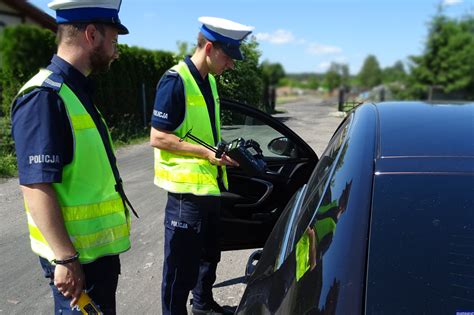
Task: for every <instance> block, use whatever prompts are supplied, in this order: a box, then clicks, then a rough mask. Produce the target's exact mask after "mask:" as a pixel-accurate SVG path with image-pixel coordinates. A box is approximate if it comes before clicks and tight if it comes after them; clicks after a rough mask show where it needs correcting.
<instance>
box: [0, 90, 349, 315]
mask: <svg viewBox="0 0 474 315" xmlns="http://www.w3.org/2000/svg"><path fill="white" fill-rule="evenodd" d="M277 110H278V111H279V112H280V113H279V114H277V115H275V116H276V117H277V118H278V119H280V120H282V121H283V122H284V123H285V124H286V125H288V126H289V127H290V128H291V129H293V130H294V131H295V132H296V133H297V134H299V135H300V136H301V137H302V138H303V139H304V140H305V141H307V142H308V143H309V144H310V145H311V147H312V148H313V149H314V150H315V152H316V153H317V154H318V156H319V155H320V154H321V153H322V152H323V150H324V148H325V146H326V144H327V142H328V140H329V139H330V137H331V135H332V133H333V132H334V130H335V129H336V128H337V126H338V124H339V123H340V121H341V119H342V118H341V115H339V113H337V112H336V108H335V106H331V105H329V103H327V102H322V101H321V100H319V99H315V98H309V97H308V98H305V99H301V100H300V101H298V102H294V103H289V104H286V105H283V106H278V107H277ZM117 157H118V164H119V169H120V171H121V174H122V178H123V179H124V182H125V190H126V192H127V195H128V197H129V199H130V200H131V202H132V204H133V205H134V207H135V208H136V209H137V210H138V212H139V214H140V219H138V220H137V219H132V249H131V250H130V251H128V252H127V253H124V254H123V255H122V256H121V257H122V258H121V260H122V275H121V278H120V282H119V287H118V292H117V304H118V313H119V314H159V313H160V312H161V311H160V310H161V303H160V284H161V266H162V262H163V209H164V206H165V202H166V194H165V193H164V192H163V191H162V190H160V189H158V188H157V187H156V186H154V185H153V183H152V182H153V151H152V149H151V148H150V147H149V146H148V144H147V143H145V144H139V145H133V146H129V147H126V148H122V149H120V150H119V151H118V152H117ZM0 200H1V203H0V213H1V216H2V219H1V220H0V266H1V271H0V313H2V314H51V313H52V309H53V303H52V298H51V293H50V289H49V286H48V282H47V281H46V279H44V278H43V274H42V272H41V268H40V266H39V263H38V258H37V257H36V256H35V255H34V254H33V253H32V252H31V250H30V247H29V240H28V231H27V225H26V216H25V213H24V211H23V205H22V197H21V194H20V190H19V188H18V180H17V179H16V178H15V179H10V180H6V181H5V180H4V181H3V182H0ZM251 252H252V250H244V251H231V252H224V253H223V254H222V260H221V263H220V264H219V267H218V270H217V281H216V285H215V289H214V297H215V299H216V301H218V302H219V303H220V304H222V305H228V306H230V307H232V308H235V307H236V306H237V305H238V303H239V300H240V297H241V296H242V293H243V291H244V289H245V285H244V283H243V274H244V270H245V264H246V262H247V258H248V256H249V255H250V253H251Z"/></svg>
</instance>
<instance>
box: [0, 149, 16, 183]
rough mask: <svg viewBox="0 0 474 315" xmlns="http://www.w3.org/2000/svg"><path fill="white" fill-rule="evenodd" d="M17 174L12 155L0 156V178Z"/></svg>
mask: <svg viewBox="0 0 474 315" xmlns="http://www.w3.org/2000/svg"><path fill="white" fill-rule="evenodd" d="M17 173H18V170H17V167H16V158H15V156H14V155H13V154H7V155H4V156H0V177H12V176H16V175H17Z"/></svg>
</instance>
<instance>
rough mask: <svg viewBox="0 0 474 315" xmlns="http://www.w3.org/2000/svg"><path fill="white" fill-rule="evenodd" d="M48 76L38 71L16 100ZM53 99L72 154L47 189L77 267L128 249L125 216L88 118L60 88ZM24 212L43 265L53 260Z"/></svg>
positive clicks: (71, 95) (74, 98) (71, 94)
mask: <svg viewBox="0 0 474 315" xmlns="http://www.w3.org/2000/svg"><path fill="white" fill-rule="evenodd" d="M50 74H51V72H50V71H48V70H41V71H40V72H39V73H38V74H37V75H36V76H35V77H33V78H32V79H31V80H30V81H28V83H27V84H25V86H23V88H22V89H21V90H20V94H22V93H25V92H27V91H30V90H32V89H34V88H36V87H39V86H41V85H42V84H43V82H45V81H46V80H49V81H51V80H50V79H49V78H48V77H49V76H50ZM53 83H54V82H53ZM48 84H51V83H50V82H48ZM58 94H59V96H60V97H61V99H62V100H63V102H64V105H65V108H66V112H67V115H68V118H69V121H70V123H71V128H72V133H73V137H74V154H73V160H72V162H71V163H70V164H68V165H66V166H64V168H63V173H62V182H61V183H54V184H53V188H54V190H55V191H56V196H57V199H58V202H59V205H60V207H61V212H62V215H63V218H64V223H65V226H66V229H67V232H68V235H69V237H70V239H71V241H72V243H73V245H74V247H75V249H76V250H77V251H78V252H79V253H80V257H79V259H80V262H81V263H88V262H92V261H94V260H96V259H97V258H99V257H102V256H106V255H113V254H119V253H122V252H124V251H126V250H128V249H129V248H130V238H129V235H130V216H129V214H128V210H127V209H126V208H125V206H124V203H123V200H122V198H121V197H120V195H119V194H118V192H117V191H116V190H115V179H114V175H113V171H112V167H111V166H110V162H109V159H108V157H107V153H106V151H105V146H104V143H103V141H102V138H101V136H100V133H99V131H98V130H97V127H96V125H95V123H94V121H93V120H92V117H91V116H90V115H89V113H88V112H87V110H86V109H85V107H84V105H82V103H81V101H80V100H79V99H78V98H77V96H76V95H75V94H74V92H73V91H72V90H71V89H70V88H69V87H68V86H67V85H66V84H62V85H61V87H60V88H59V93H58ZM45 105H46V104H45ZM25 208H26V211H27V217H28V227H29V230H30V240H31V247H32V249H33V251H34V252H35V253H36V254H38V255H39V256H41V257H44V258H46V259H48V260H52V259H54V258H55V257H54V254H53V252H52V250H51V248H50V247H49V245H48V243H47V242H46V240H45V238H44V236H43V235H42V233H41V232H40V230H39V229H38V227H37V226H36V224H35V223H34V221H33V218H32V217H31V215H30V214H29V210H28V205H27V204H26V201H25Z"/></svg>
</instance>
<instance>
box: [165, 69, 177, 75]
mask: <svg viewBox="0 0 474 315" xmlns="http://www.w3.org/2000/svg"><path fill="white" fill-rule="evenodd" d="M166 75H167V76H170V77H177V76H178V75H179V74H178V71H176V70H174V69H169V70H168V71H166Z"/></svg>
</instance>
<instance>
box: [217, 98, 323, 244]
mask: <svg viewBox="0 0 474 315" xmlns="http://www.w3.org/2000/svg"><path fill="white" fill-rule="evenodd" d="M221 133H222V140H224V141H226V142H231V141H232V140H234V139H237V138H239V137H242V138H244V139H245V140H249V139H252V140H254V141H256V142H257V143H258V144H259V145H260V148H261V150H262V151H263V156H264V161H265V162H266V164H267V170H266V171H265V173H263V174H262V175H257V176H250V175H248V174H246V173H245V172H244V171H243V170H242V169H241V168H239V167H227V176H228V179H229V191H227V192H223V193H222V209H221V222H220V227H219V229H220V231H221V237H220V241H221V247H222V250H235V249H246V248H257V247H263V245H264V244H265V241H266V240H267V238H268V235H269V234H270V232H271V231H272V229H273V226H274V225H275V223H276V221H277V219H278V218H279V217H280V214H281V212H282V211H283V209H284V208H285V205H286V204H287V202H288V201H289V200H290V198H291V197H292V196H293V194H294V193H295V192H296V191H297V190H298V188H300V187H301V186H302V185H303V184H305V183H306V182H307V181H308V179H309V176H310V175H311V173H312V172H313V169H314V167H315V166H316V163H317V162H318V157H317V155H316V153H315V152H314V151H313V149H311V147H310V146H309V145H308V144H307V143H306V142H305V141H303V140H302V139H301V138H300V137H299V136H298V135H296V134H295V133H294V132H293V131H292V130H291V129H289V128H288V127H286V126H285V125H284V124H283V123H281V122H280V121H278V120H277V119H276V118H274V117H272V116H270V115H268V114H266V113H264V112H262V111H260V110H257V109H255V108H253V107H250V106H248V105H244V104H239V103H236V102H232V101H228V100H221Z"/></svg>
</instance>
